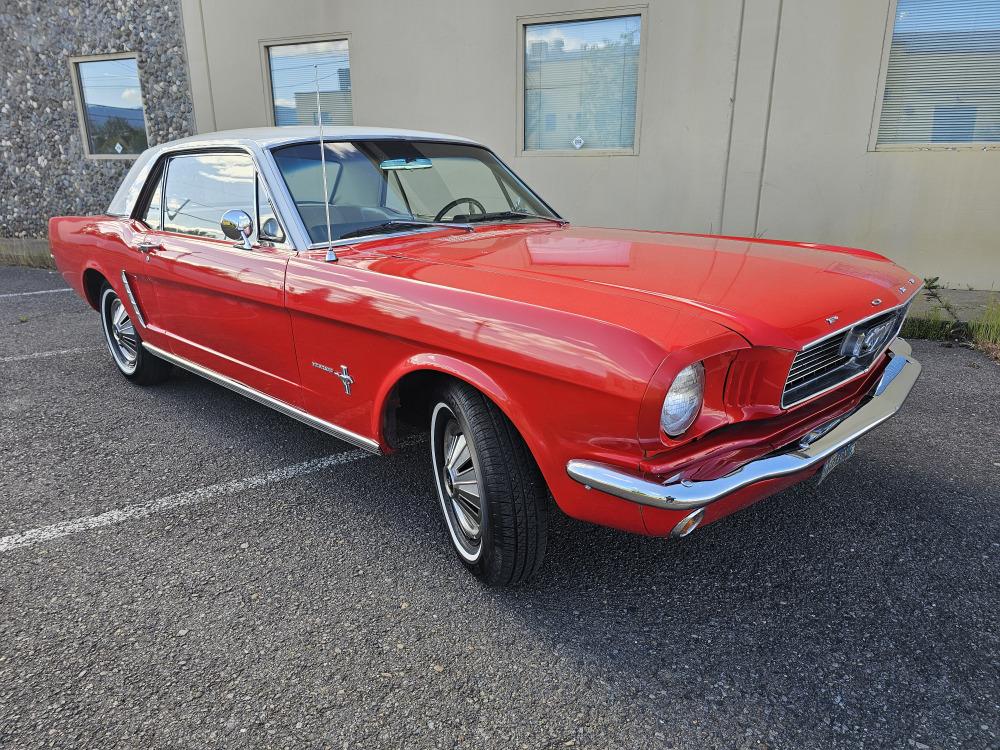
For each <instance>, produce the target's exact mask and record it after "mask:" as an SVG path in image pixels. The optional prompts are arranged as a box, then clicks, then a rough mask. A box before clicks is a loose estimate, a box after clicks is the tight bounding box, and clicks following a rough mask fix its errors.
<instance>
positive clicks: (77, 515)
mask: <svg viewBox="0 0 1000 750" xmlns="http://www.w3.org/2000/svg"><path fill="white" fill-rule="evenodd" d="M63 287H65V283H64V281H63V279H62V278H61V277H60V276H59V275H58V274H55V273H51V272H46V271H38V270H28V269H12V268H0V747H2V748H17V749H18V750H20V749H21V748H41V747H60V748H88V749H96V748H142V749H143V750H145V749H147V748H221V747H276V748H296V749H304V748H326V747H330V748H369V747H371V748H381V747H385V748H424V747H429V748H430V747H445V748H451V747H470V748H472V747H474V748H514V747H526V748H543V747H544V748H562V747H592V748H602V749H605V748H643V749H645V748H699V749H704V748H794V749H796V750H798V749H800V748H900V750H919V749H921V748H942V749H944V748H947V749H951V748H998V747H1000V739H998V736H1000V513H998V505H1000V365H997V364H996V363H994V362H992V361H990V360H989V359H987V358H986V357H984V356H983V355H981V354H979V353H977V352H974V351H970V350H968V349H965V348H962V347H946V346H942V345H940V344H937V343H929V342H915V343H914V353H915V355H916V357H917V358H918V359H920V361H921V362H922V363H923V365H924V368H925V369H924V374H923V376H922V378H921V380H920V381H919V382H918V384H917V386H916V389H915V390H914V393H913V394H912V396H911V398H910V400H909V401H908V402H907V404H906V406H905V407H904V408H903V410H902V411H901V412H900V414H899V415H897V417H896V418H895V419H894V420H892V421H891V422H890V423H888V424H886V425H885V426H883V427H882V428H881V429H880V430H879V431H878V432H877V433H875V434H873V435H871V436H869V437H867V438H865V439H864V440H863V441H862V442H861V443H860V445H859V449H858V453H857V455H856V456H855V457H854V458H853V459H852V460H851V461H849V462H847V463H846V464H844V465H843V466H842V467H839V468H838V469H837V470H836V471H835V472H833V473H832V474H831V475H830V477H829V478H828V479H827V480H826V482H825V483H824V484H823V485H821V486H820V487H815V486H812V485H809V486H800V487H797V488H793V489H792V490H790V491H786V492H784V493H782V494H780V495H777V496H775V497H773V498H770V499H769V500H767V501H764V502H763V503H759V504H757V505H756V506H754V507H752V508H749V509H747V510H746V511H744V512H742V513H740V514H738V515H736V516H733V517H731V518H729V519H726V520H724V521H721V522H719V523H717V524H715V525H713V526H710V527H708V528H705V529H700V530H698V531H697V532H696V533H694V534H693V535H692V536H691V537H689V538H688V539H685V540H683V541H680V542H676V541H668V540H661V539H647V538H642V537H637V536H630V535H626V534H622V533H620V532H616V531H612V530H607V529H601V528H596V527H592V526H588V525H585V524H581V523H577V522H574V521H570V520H568V519H565V518H562V517H561V516H560V517H558V518H557V519H556V520H555V522H554V524H553V527H552V541H551V544H550V549H549V555H548V558H547V561H546V564H545V566H544V568H543V571H542V576H541V578H540V579H538V580H537V581H535V582H534V583H532V584H531V585H529V586H526V587H522V588H519V589H515V590H490V589H485V588H483V587H481V586H480V585H479V584H477V583H476V582H475V581H474V579H472V578H471V577H470V576H469V575H468V574H466V572H465V571H464V569H463V568H462V567H461V565H460V564H459V563H458V562H457V560H456V559H455V558H454V556H453V553H452V552H451V551H450V550H449V548H448V546H447V542H446V532H445V528H444V524H443V521H442V519H441V517H440V515H439V512H438V508H437V507H436V503H435V499H434V497H433V495H432V490H431V486H432V485H431V481H432V480H431V476H430V470H429V463H430V462H429V458H428V455H427V453H428V451H427V445H426V442H425V441H424V440H422V439H416V440H414V441H413V442H412V443H411V445H410V446H409V447H408V448H406V449H405V450H404V451H403V452H401V453H400V454H398V455H396V456H393V457H389V458H377V457H374V456H368V455H366V454H363V453H361V452H359V451H357V450H355V449H353V448H352V447H351V446H348V445H347V444H345V443H342V442H339V441H337V440H335V439H333V438H330V437H328V436H325V435H323V434H321V433H319V432H316V431H313V430H310V429H309V428H307V427H305V426H303V425H301V424H299V423H297V422H294V421H292V420H290V419H287V418H285V417H283V416H281V415H279V414H277V413H275V412H272V411H270V410H268V409H266V408H265V407H263V406H260V405H258V404H256V403H253V402H251V401H248V400H246V399H243V398H241V397H239V396H237V395H235V394H233V393H230V392H229V391H226V390H224V389H222V388H219V387H217V386H215V385H212V384H210V383H208V382H206V381H204V380H201V379H199V378H197V377H194V376H191V375H187V374H184V373H177V374H175V375H174V377H173V378H172V379H171V380H170V381H169V382H167V383H165V384H163V385H161V386H157V387H154V388H140V387H137V386H133V385H131V384H130V383H128V382H126V381H125V380H124V379H123V378H122V377H121V376H120V375H119V374H118V372H117V371H116V369H115V367H114V365H113V363H112V361H111V358H110V355H109V354H108V353H107V351H106V349H104V347H103V340H102V334H101V331H100V322H99V318H98V316H97V315H96V313H94V312H93V311H92V310H91V309H90V308H89V307H88V306H87V305H86V304H85V303H84V302H83V301H82V300H80V299H78V298H77V297H76V296H75V295H74V294H72V293H68V292H63V291H50V290H58V289H60V288H63ZM34 292H41V293H37V294H36V293H34Z"/></svg>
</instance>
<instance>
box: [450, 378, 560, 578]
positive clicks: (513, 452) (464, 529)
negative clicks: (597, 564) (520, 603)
mask: <svg viewBox="0 0 1000 750" xmlns="http://www.w3.org/2000/svg"><path fill="white" fill-rule="evenodd" d="M431 459H432V461H433V464H434V478H435V482H436V484H437V491H438V499H439V501H440V503H441V510H442V512H443V514H444V519H445V524H446V525H447V527H448V534H449V536H450V538H451V541H452V545H453V546H454V548H455V552H456V553H457V554H458V557H459V559H460V560H461V561H462V562H463V563H464V564H465V565H466V567H468V568H469V569H470V570H471V571H472V573H473V574H474V575H476V576H477V577H478V578H480V579H482V580H483V581H485V582H486V583H489V584H493V585H498V586H504V585H510V584H517V583H520V582H522V581H524V580H526V579H528V578H530V577H531V576H532V575H533V574H534V573H536V572H537V570H538V569H539V567H540V566H541V564H542V560H543V558H544V557H545V547H546V541H547V529H548V489H547V487H546V485H545V480H544V479H543V478H542V475H541V472H540V471H539V470H538V466H537V465H536V464H535V461H534V459H533V458H532V456H531V453H530V452H529V451H528V447H527V445H525V443H524V440H523V439H522V438H521V436H520V434H518V432H517V430H516V429H515V428H514V425H513V424H512V423H511V422H510V420H509V419H507V417H506V416H505V415H504V414H503V412H501V411H500V409H498V408H497V407H496V405H495V404H493V403H492V402H491V401H490V400H489V399H487V398H486V397H485V396H483V394H481V393H479V392H478V391H476V390H475V389H473V388H471V387H469V386H467V385H464V384H462V383H451V384H449V385H448V386H446V387H445V388H444V389H443V390H442V391H441V393H440V395H439V397H438V398H437V399H436V400H435V405H434V408H433V410H432V412H431Z"/></svg>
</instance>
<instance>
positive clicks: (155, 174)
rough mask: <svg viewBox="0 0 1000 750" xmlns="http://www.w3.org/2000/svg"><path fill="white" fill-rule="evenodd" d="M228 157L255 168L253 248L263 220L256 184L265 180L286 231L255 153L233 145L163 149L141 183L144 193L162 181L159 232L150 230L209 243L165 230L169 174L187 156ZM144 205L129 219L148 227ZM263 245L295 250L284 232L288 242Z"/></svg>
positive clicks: (265, 188)
mask: <svg viewBox="0 0 1000 750" xmlns="http://www.w3.org/2000/svg"><path fill="white" fill-rule="evenodd" d="M225 153H245V154H246V155H247V156H249V157H250V161H251V162H252V163H253V167H254V198H253V210H254V240H255V243H254V244H255V246H256V245H259V243H260V242H261V240H260V237H259V234H260V227H259V226H257V223H258V219H259V217H260V204H259V201H260V196H259V192H258V190H257V182H258V181H259V180H263V181H264V191H265V192H266V193H267V194H268V197H269V198H271V204H272V208H274V213H275V216H276V217H277V219H278V224H279V225H280V226H281V228H282V229H284V228H285V227H286V226H287V223H286V222H285V220H284V219H283V218H282V215H281V209H280V208H279V207H278V206H276V205H274V203H275V201H274V194H273V191H272V190H271V186H270V184H269V183H268V181H267V178H266V177H264V175H263V172H262V170H261V162H260V160H259V159H258V158H257V155H256V154H255V153H254V152H253V150H252V149H250V148H247V147H246V146H240V145H234V144H226V145H218V146H198V147H191V146H187V147H182V146H178V147H177V148H167V149H164V150H163V151H161V152H160V153H159V154H157V157H156V159H154V160H153V161H152V163H151V164H150V165H149V169H148V170H146V172H145V174H144V175H142V180H143V183H144V185H143V191H145V187H146V185H145V183H148V182H149V181H150V180H151V179H153V178H157V179H159V180H160V185H159V188H160V229H151V230H150V231H154V232H160V233H162V234H170V235H174V236H177V237H194V238H196V239H209V238H205V237H200V238H199V237H198V235H191V234H185V233H184V232H168V231H166V230H164V229H163V225H164V222H163V219H164V214H165V212H166V210H167V204H166V197H167V173H168V172H169V171H170V162H171V161H173V160H174V159H177V158H182V157H185V156H200V155H202V154H225ZM160 164H162V165H163V166H162V167H161V168H160V169H159V170H158V171H157V170H156V169H155V167H156V166H158V165H160ZM126 179H127V178H126ZM145 203H148V201H139V200H137V201H136V202H135V204H134V205H133V206H132V213H131V214H130V217H131V218H132V219H135V220H137V221H140V222H142V223H143V224H145V222H144V221H143V217H142V215H141V214H142V209H143V207H144V204H145ZM210 239H216V238H210ZM264 242H267V243H268V245H267V246H268V247H275V248H278V249H280V250H289V251H294V250H295V248H294V247H293V246H292V245H291V244H290V243H289V239H288V232H285V241H284V242H274V241H272V240H264Z"/></svg>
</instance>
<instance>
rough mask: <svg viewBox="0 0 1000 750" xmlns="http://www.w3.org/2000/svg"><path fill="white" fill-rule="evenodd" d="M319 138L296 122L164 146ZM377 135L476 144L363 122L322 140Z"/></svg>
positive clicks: (326, 131)
mask: <svg viewBox="0 0 1000 750" xmlns="http://www.w3.org/2000/svg"><path fill="white" fill-rule="evenodd" d="M318 138H319V128H318V127H315V126H312V125H308V126H305V125H293V126H289V127H280V128H277V127H273V128H242V129H240V130H222V131H219V132H217V133H201V134H199V135H192V136H190V137H188V138H180V139H178V140H176V141H170V142H169V143H164V144H162V146H163V147H164V148H167V147H169V148H174V147H176V146H181V145H183V146H198V145H202V144H206V145H207V144H212V145H217V144H219V143H221V142H230V143H239V144H242V145H246V144H247V143H255V144H257V145H258V146H260V147H261V148H272V147H274V146H280V145H282V144H285V143H295V142H296V141H307V140H312V139H318ZM378 138H403V139H406V138H411V139H415V140H416V139H419V140H434V141H455V142H457V143H476V141H473V140H471V139H469V138H463V137H461V136H458V135H448V134H446V133H431V132H427V131H424V130H403V129H400V128H370V127H364V126H361V125H339V126H338V125H329V126H327V125H324V126H323V140H326V141H350V140H355V141H361V140H374V139H378Z"/></svg>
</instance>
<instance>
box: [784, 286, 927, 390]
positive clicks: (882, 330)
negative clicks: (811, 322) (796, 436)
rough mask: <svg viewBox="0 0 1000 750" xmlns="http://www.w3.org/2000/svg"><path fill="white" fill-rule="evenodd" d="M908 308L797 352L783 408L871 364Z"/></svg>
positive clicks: (900, 325)
mask: <svg viewBox="0 0 1000 750" xmlns="http://www.w3.org/2000/svg"><path fill="white" fill-rule="evenodd" d="M908 308H909V303H907V304H905V305H903V306H901V307H897V308H896V309H894V310H886V311H885V312H884V313H882V314H881V315H877V316H875V317H873V318H870V319H868V320H863V321H861V322H860V323H858V324H857V325H855V326H852V327H851V328H848V329H845V330H843V331H839V332H838V333H835V334H832V335H830V336H828V337H827V338H825V339H823V340H821V341H817V342H816V343H815V344H812V345H811V346H809V347H807V348H805V349H803V350H802V351H801V352H799V353H798V354H796V355H795V357H794V358H793V359H792V366H791V367H790V368H789V369H788V377H787V378H786V379H785V388H784V390H783V391H782V394H781V406H782V408H785V409H787V408H788V407H789V406H793V405H795V404H797V403H799V402H800V401H804V400H806V399H807V398H810V397H812V396H815V395H816V394H818V393H822V392H823V391H827V390H830V389H831V388H834V387H836V386H837V385H839V384H840V383H843V382H844V381H845V380H850V379H851V378H852V377H854V376H855V375H858V374H860V373H862V372H864V371H865V370H867V369H868V368H869V367H871V366H872V364H874V362H875V360H876V359H878V358H879V356H881V354H882V352H884V351H885V349H886V347H888V346H889V344H890V343H891V342H892V340H893V339H894V338H896V336H897V335H898V334H899V329H900V328H902V327H903V320H905V319H906V313H907V310H908Z"/></svg>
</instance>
